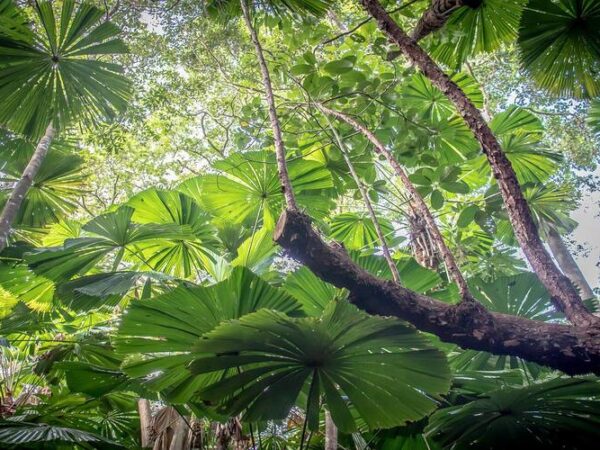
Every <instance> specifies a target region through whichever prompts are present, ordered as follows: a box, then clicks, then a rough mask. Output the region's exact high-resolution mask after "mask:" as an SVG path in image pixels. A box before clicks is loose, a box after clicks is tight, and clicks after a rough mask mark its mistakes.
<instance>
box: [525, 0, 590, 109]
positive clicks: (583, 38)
mask: <svg viewBox="0 0 600 450" xmlns="http://www.w3.org/2000/svg"><path fill="white" fill-rule="evenodd" d="M599 26H600V5H599V4H598V2H596V1H594V0H559V1H557V2H547V1H545V0H530V1H529V3H528V4H527V8H526V9H525V11H524V13H523V19H522V20H521V28H520V30H519V47H520V50H521V54H522V58H523V64H524V66H525V68H526V69H527V71H528V72H529V73H530V74H531V76H532V77H533V79H534V80H535V81H536V83H538V84H539V85H540V86H541V87H542V88H544V89H547V90H548V91H550V92H552V93H554V94H556V95H560V96H565V95H569V96H571V95H572V96H575V97H588V98H589V97H596V96H598V95H600V81H599V80H598V71H600V36H598V27H599Z"/></svg>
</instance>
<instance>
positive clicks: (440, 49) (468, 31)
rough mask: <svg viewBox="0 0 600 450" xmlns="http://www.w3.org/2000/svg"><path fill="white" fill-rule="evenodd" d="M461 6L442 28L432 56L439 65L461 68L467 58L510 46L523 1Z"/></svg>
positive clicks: (487, 1)
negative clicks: (437, 60)
mask: <svg viewBox="0 0 600 450" xmlns="http://www.w3.org/2000/svg"><path fill="white" fill-rule="evenodd" d="M473 3H474V4H475V5H476V6H474V7H471V6H463V7H462V8H460V9H459V10H458V11H456V12H455V13H454V14H452V16H451V17H450V19H449V20H448V22H447V23H446V26H445V28H444V31H443V34H441V37H440V39H439V42H437V43H436V44H437V45H435V46H434V47H433V49H432V55H433V56H434V57H435V58H437V59H439V60H440V61H441V62H443V63H445V64H448V65H450V66H453V67H460V66H461V65H462V64H463V63H464V62H465V61H466V59H467V58H468V57H469V56H472V55H477V54H479V53H483V52H486V53H489V52H492V51H494V50H496V49H498V48H499V47H500V46H501V45H502V44H507V43H511V42H513V41H514V40H515V39H516V37H517V32H518V30H519V21H520V19H521V13H522V10H523V5H524V4H525V3H526V0H482V1H481V2H473Z"/></svg>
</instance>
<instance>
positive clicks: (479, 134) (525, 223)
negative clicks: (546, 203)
mask: <svg viewBox="0 0 600 450" xmlns="http://www.w3.org/2000/svg"><path fill="white" fill-rule="evenodd" d="M360 3H361V4H362V5H363V7H364V8H365V9H366V10H367V11H368V12H369V13H370V14H371V15H372V16H373V17H374V18H375V20H376V21H377V24H378V26H379V28H380V30H381V31H382V32H384V33H385V34H386V35H387V36H388V38H390V39H391V40H392V41H393V42H395V43H396V44H397V45H398V47H399V49H400V50H401V51H402V53H403V54H404V55H405V56H406V57H407V58H408V59H409V60H410V61H411V62H412V64H413V65H415V66H417V67H418V68H419V69H420V70H421V72H423V74H424V75H425V76H426V77H427V78H429V80H430V81H431V83H432V84H433V85H434V86H435V87H437V88H438V89H439V90H440V91H442V93H444V95H446V97H448V99H450V100H451V101H452V102H453V103H454V105H455V107H456V110H457V112H458V113H459V114H460V115H461V117H462V118H463V119H464V121H465V123H466V124H467V125H468V127H469V128H470V129H471V131H472V132H473V134H474V136H475V138H476V139H477V140H478V141H479V143H480V145H481V147H482V149H483V152H484V153H485V155H486V157H487V159H488V162H489V163H490V166H491V167H492V173H493V174H494V177H495V178H496V181H497V183H498V186H499V188H500V192H501V194H502V198H503V200H504V204H505V206H506V211H507V213H508V217H509V219H510V222H511V224H512V227H513V230H514V232H515V236H516V237H517V240H518V241H519V244H520V246H521V249H522V250H523V253H525V256H526V257H527V259H528V261H529V263H530V264H531V267H532V268H533V270H534V271H535V273H536V274H537V276H538V277H539V279H540V281H541V282H542V284H544V286H545V287H546V289H547V290H548V292H549V293H550V296H551V298H552V301H553V303H554V305H555V307H556V308H557V309H558V310H560V311H562V312H563V313H564V314H565V316H566V317H567V318H568V319H569V320H570V321H571V322H572V323H573V324H576V325H582V326H586V325H592V324H593V325H599V324H600V318H598V317H595V316H594V315H593V314H591V313H590V312H589V311H588V310H587V309H586V307H585V305H584V304H583V302H582V301H581V297H580V296H579V293H578V292H577V289H575V287H574V286H573V285H572V284H571V281H570V280H569V279H568V278H567V277H566V276H565V275H563V273H562V272H561V271H560V270H559V269H558V267H557V266H556V265H555V264H554V261H553V260H552V257H551V256H550V254H549V253H548V252H547V251H546V248H545V247H544V244H543V243H542V240H541V239H540V236H539V234H538V230H537V227H536V225H535V223H534V221H533V218H532V217H531V212H530V210H529V206H528V205H527V201H526V200H525V198H524V197H523V193H522V191H521V186H520V185H519V182H518V180H517V176H516V174H515V171H514V170H513V168H512V166H511V163H510V161H509V160H508V158H507V157H506V155H505V154H504V151H503V150H502V147H501V146H500V143H499V142H498V140H497V139H496V136H494V133H493V132H492V130H491V129H490V127H489V126H488V124H487V122H486V121H485V119H484V118H483V116H482V115H481V112H480V111H479V110H478V109H477V108H476V107H475V105H474V104H473V103H472V102H471V100H469V98H468V97H467V96H466V95H465V93H464V92H463V91H462V90H461V89H460V88H459V87H458V85H457V84H456V83H454V82H453V81H452V80H450V78H449V77H448V76H447V75H446V74H445V73H444V72H443V71H442V69H441V68H440V67H439V66H438V65H437V64H436V63H435V62H434V61H433V60H432V59H431V57H430V56H429V55H428V54H427V53H426V52H425V51H423V49H422V48H421V47H419V46H418V44H417V43H416V42H415V41H414V40H412V39H411V38H410V37H409V36H408V35H407V34H406V33H405V32H404V31H403V30H402V29H401V28H400V27H399V26H398V24H397V23H396V22H395V21H394V20H393V19H392V18H391V17H390V16H389V14H388V13H387V12H386V11H385V9H384V8H383V7H382V6H381V4H380V3H379V2H378V1H377V0H360Z"/></svg>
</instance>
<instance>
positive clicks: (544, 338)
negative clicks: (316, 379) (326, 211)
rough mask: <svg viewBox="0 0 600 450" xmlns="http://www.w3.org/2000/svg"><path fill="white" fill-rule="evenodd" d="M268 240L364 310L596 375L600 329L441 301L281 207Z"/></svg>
mask: <svg viewBox="0 0 600 450" xmlns="http://www.w3.org/2000/svg"><path fill="white" fill-rule="evenodd" d="M273 238H274V240H275V241H276V242H277V243H278V244H279V245H281V246H282V247H283V248H284V249H286V250H287V251H288V252H289V254H290V255H291V256H292V257H293V258H295V259H296V260H298V261H300V262H302V263H304V264H305V265H306V266H308V268H309V269H311V270H312V271H313V272H314V273H315V275H317V276H318V277H319V278H321V279H322V280H324V281H326V282H328V283H331V284H333V285H334V286H337V287H339V288H345V289H348V290H349V291H350V300H351V301H352V303H354V304H355V305H356V306H357V307H359V308H361V309H363V310H365V311H366V312H368V313H370V314H379V315H383V316H395V317H399V318H401V319H404V320H406V321H408V322H410V323H412V324H413V325H415V326H416V327H417V328H418V329H420V330H422V331H426V332H429V333H433V334H435V335H436V336H438V337H439V338H440V339H442V340H443V341H446V342H452V343H454V344H458V345H459V346H461V347H464V348H469V349H473V350H479V351H487V352H491V353H494V354H497V355H512V356H518V357H520V358H523V359H525V360H527V361H532V362H535V363H538V364H542V365H545V366H548V367H551V368H553V369H558V370H562V371H563V372H565V373H567V374H571V375H576V374H586V373H590V372H592V373H595V374H596V375H600V329H599V328H597V327H573V326H567V325H559V324H552V323H545V322H537V321H534V320H529V319H525V318H522V317H517V316H509V315H506V314H499V313H492V312H489V311H487V310H486V309H485V308H484V307H483V306H482V305H481V304H480V303H477V302H461V303H459V304H457V305H449V304H447V303H442V302H440V301H438V300H435V299H433V298H430V297H427V296H425V295H420V294H417V293H416V292H413V291H410V290H408V289H406V288H403V287H402V286H399V285H398V284H397V283H394V282H392V281H387V280H382V279H379V278H377V277H375V276H373V275H371V274H370V273H368V272H367V271H365V270H363V269H362V268H360V267H358V266H357V265H356V264H355V263H354V262H353V261H352V260H351V259H350V257H349V256H348V254H347V253H346V251H345V250H344V249H343V247H341V246H339V245H338V246H335V245H327V244H326V243H325V242H323V240H322V239H321V237H320V236H319V234H318V233H317V232H316V231H315V230H314V229H313V227H312V225H311V221H310V218H309V217H308V216H306V215H305V214H303V213H301V212H299V211H289V210H288V211H285V212H284V213H283V214H282V215H281V217H280V218H279V221H278V223H277V227H276V229H275V233H274V237H273Z"/></svg>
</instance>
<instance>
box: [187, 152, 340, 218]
mask: <svg viewBox="0 0 600 450" xmlns="http://www.w3.org/2000/svg"><path fill="white" fill-rule="evenodd" d="M214 167H215V169H217V170H219V171H221V172H222V173H220V174H214V175H213V174H209V175H203V176H200V177H196V178H191V179H189V180H187V181H185V182H183V183H182V185H181V186H180V187H179V189H180V190H181V191H182V192H184V193H185V194H187V195H189V196H191V197H192V198H194V199H195V200H196V201H198V202H199V203H200V205H202V206H203V207H204V208H206V209H207V210H209V211H211V212H212V213H214V214H215V215H217V216H219V217H222V218H224V219H227V220H231V221H233V222H237V223H242V222H244V221H246V222H248V223H250V224H252V223H254V222H255V221H256V220H258V219H259V218H261V217H262V216H265V217H270V219H267V220H271V221H273V217H276V216H277V214H278V213H279V211H280V206H281V204H282V203H283V195H282V194H281V188H280V185H279V181H278V178H277V166H276V164H275V154H274V153H272V152H268V151H261V152H246V153H243V154H242V153H235V154H233V155H231V156H230V157H228V158H227V159H224V160H221V161H218V162H217V163H216V164H215V165H214ZM288 170H289V174H290V179H291V181H292V185H293V187H294V192H295V193H296V195H297V197H298V203H299V204H300V205H302V206H304V207H306V208H307V209H308V210H309V211H310V212H311V215H314V216H316V217H323V216H324V215H325V214H326V213H327V212H328V211H329V209H330V208H331V206H332V200H331V198H330V197H329V196H327V195H324V194H325V193H324V192H323V190H326V189H329V188H332V187H333V180H332V177H331V173H330V172H329V171H328V170H327V169H326V168H325V167H324V166H323V165H322V164H320V163H318V162H316V161H310V160H306V159H294V160H291V161H290V162H289V167H288Z"/></svg>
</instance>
